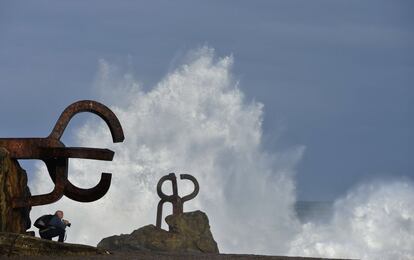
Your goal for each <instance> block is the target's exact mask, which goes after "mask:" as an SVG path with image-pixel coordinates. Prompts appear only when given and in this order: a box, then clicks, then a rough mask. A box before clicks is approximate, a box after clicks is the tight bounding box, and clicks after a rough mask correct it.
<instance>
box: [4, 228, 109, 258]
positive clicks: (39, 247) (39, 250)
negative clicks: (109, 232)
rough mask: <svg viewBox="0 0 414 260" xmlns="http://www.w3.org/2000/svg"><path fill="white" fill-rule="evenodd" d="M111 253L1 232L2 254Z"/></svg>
mask: <svg viewBox="0 0 414 260" xmlns="http://www.w3.org/2000/svg"><path fill="white" fill-rule="evenodd" d="M102 254H109V252H108V251H106V250H103V249H98V248H96V247H92V246H86V245H77V244H69V243H59V242H55V241H50V240H45V239H40V238H36V237H32V236H27V235H23V234H15V233H6V232H0V255H2V256H48V255H49V256H91V255H102Z"/></svg>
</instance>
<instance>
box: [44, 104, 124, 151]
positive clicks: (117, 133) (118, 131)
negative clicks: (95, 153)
mask: <svg viewBox="0 0 414 260" xmlns="http://www.w3.org/2000/svg"><path fill="white" fill-rule="evenodd" d="M81 112H90V113H93V114H95V115H97V116H99V117H100V118H102V119H103V120H104V121H105V123H106V124H107V125H108V127H109V130H110V131H111V135H112V140H113V142H114V143H119V142H122V141H124V139H125V137H124V132H123V130H122V126H121V123H120V122H119V120H118V118H117V117H116V115H115V114H114V113H113V112H112V111H111V110H110V109H109V108H108V107H107V106H105V105H103V104H101V103H98V102H96V101H93V100H81V101H78V102H75V103H73V104H72V105H70V106H68V107H67V108H66V109H65V110H64V111H63V112H62V114H61V115H60V117H59V119H58V120H57V122H56V125H55V127H54V128H53V130H52V133H51V134H50V135H49V137H48V138H52V139H56V140H59V139H60V138H61V137H62V135H63V132H64V131H65V129H66V127H67V125H68V124H69V121H70V120H71V119H72V117H73V116H74V115H76V114H78V113H81Z"/></svg>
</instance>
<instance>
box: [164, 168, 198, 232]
mask: <svg viewBox="0 0 414 260" xmlns="http://www.w3.org/2000/svg"><path fill="white" fill-rule="evenodd" d="M180 179H182V180H190V181H191V182H192V183H193V184H194V190H193V192H191V193H190V194H189V195H186V196H184V197H182V198H181V197H180V196H179V195H178V188H177V177H175V173H170V174H168V175H165V176H163V177H161V179H160V180H159V181H158V184H157V193H158V196H159V197H160V198H161V200H160V202H158V207H157V223H156V226H157V227H158V228H161V218H162V207H163V204H164V203H165V202H170V203H171V204H172V206H173V215H178V214H182V213H183V204H184V202H186V201H188V200H191V199H193V198H194V197H195V196H197V194H198V191H199V190H200V186H199V185H198V181H197V180H196V178H194V176H192V175H190V174H180ZM168 180H169V181H171V183H172V191H173V194H172V195H166V194H164V192H162V184H163V183H164V182H165V181H168Z"/></svg>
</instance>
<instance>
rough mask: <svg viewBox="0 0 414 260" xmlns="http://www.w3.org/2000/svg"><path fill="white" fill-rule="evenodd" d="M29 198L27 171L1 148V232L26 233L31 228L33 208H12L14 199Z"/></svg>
mask: <svg viewBox="0 0 414 260" xmlns="http://www.w3.org/2000/svg"><path fill="white" fill-rule="evenodd" d="M28 196H30V190H29V187H28V186H27V174H26V171H25V170H23V169H22V168H21V167H20V165H19V163H18V162H17V160H14V159H11V158H10V157H9V152H8V151H7V150H6V149H4V148H2V147H0V232H13V233H25V232H26V230H27V229H29V228H30V225H31V222H30V217H29V213H30V210H31V208H30V207H28V208H20V209H13V208H12V206H11V204H12V199H13V198H16V197H28Z"/></svg>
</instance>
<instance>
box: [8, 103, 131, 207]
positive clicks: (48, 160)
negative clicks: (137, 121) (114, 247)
mask: <svg viewBox="0 0 414 260" xmlns="http://www.w3.org/2000/svg"><path fill="white" fill-rule="evenodd" d="M81 112H90V113H93V114H96V115H98V116H99V117H100V118H102V119H103V120H104V121H105V122H106V124H107V125H108V127H109V130H110V131H111V135H112V140H113V142H114V143H118V142H123V140H124V133H123V130H122V126H121V124H120V122H119V120H118V118H117V117H116V116H115V114H114V113H113V112H112V111H111V110H110V109H109V108H108V107H106V106H105V105H103V104H101V103H98V102H96V101H92V100H83V101H78V102H75V103H73V104H72V105H70V106H68V107H67V108H66V109H65V110H64V111H63V113H62V114H61V116H60V117H59V119H58V121H57V122H56V125H55V127H54V128H53V130H52V132H51V134H50V135H49V136H48V137H46V138H0V147H4V148H6V149H7V150H8V151H9V152H10V157H11V158H14V159H38V160H42V161H44V162H45V164H46V166H47V170H48V172H49V175H50V177H51V179H52V180H53V182H54V184H55V186H54V189H53V191H52V192H50V193H48V194H41V195H34V196H30V197H29V198H14V199H13V202H12V207H13V208H23V207H30V206H38V205H45V204H50V203H53V202H56V201H58V200H59V199H60V198H62V196H63V195H65V196H67V197H68V198H70V199H72V200H75V201H80V202H91V201H95V200H98V199H100V198H102V197H103V196H104V195H105V194H106V192H107V191H108V189H109V187H110V185H111V174H110V173H102V175H101V180H100V181H99V183H98V184H97V185H96V186H95V187H93V188H90V189H82V188H79V187H76V186H75V185H73V184H72V183H71V182H70V181H69V180H68V162H69V158H81V159H93V160H104V161H112V159H113V157H114V152H113V151H111V150H108V149H98V148H83V147H65V145H64V144H63V143H62V142H61V141H60V138H61V137H62V135H63V132H64V130H65V128H66V126H67V125H68V123H69V121H70V120H71V119H72V117H73V116H74V115H76V114H78V113H81Z"/></svg>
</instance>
